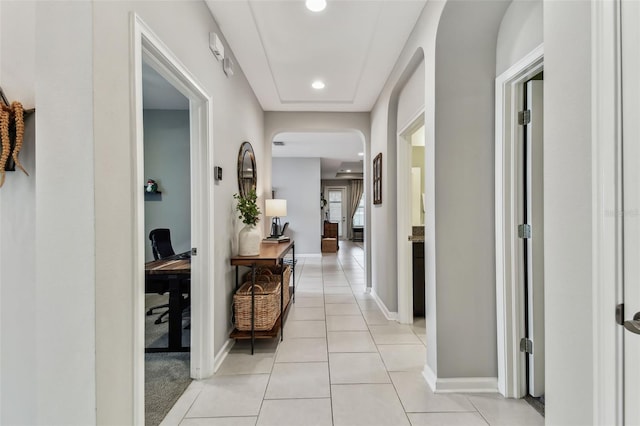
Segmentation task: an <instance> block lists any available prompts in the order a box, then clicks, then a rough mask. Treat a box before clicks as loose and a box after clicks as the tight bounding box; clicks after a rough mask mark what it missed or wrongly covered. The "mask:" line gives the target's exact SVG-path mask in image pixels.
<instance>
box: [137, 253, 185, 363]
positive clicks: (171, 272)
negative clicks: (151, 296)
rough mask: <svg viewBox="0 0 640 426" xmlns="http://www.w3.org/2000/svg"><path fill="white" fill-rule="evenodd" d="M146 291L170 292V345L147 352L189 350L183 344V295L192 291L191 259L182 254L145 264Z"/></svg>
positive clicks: (150, 349) (149, 349) (147, 349)
mask: <svg viewBox="0 0 640 426" xmlns="http://www.w3.org/2000/svg"><path fill="white" fill-rule="evenodd" d="M144 272H145V280H144V281H145V292H146V293H164V292H169V346H167V347H166V348H146V349H145V352H189V351H190V350H191V348H190V347H189V346H182V295H183V294H185V293H189V292H190V287H191V282H190V277H191V259H190V258H182V257H181V255H177V256H172V257H170V258H166V259H160V260H154V261H152V262H147V263H145V265H144Z"/></svg>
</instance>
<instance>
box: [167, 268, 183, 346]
mask: <svg viewBox="0 0 640 426" xmlns="http://www.w3.org/2000/svg"><path fill="white" fill-rule="evenodd" d="M181 302H182V293H181V291H180V278H179V277H178V276H172V277H170V278H169V350H170V351H176V352H177V351H180V349H181V348H182V309H181Z"/></svg>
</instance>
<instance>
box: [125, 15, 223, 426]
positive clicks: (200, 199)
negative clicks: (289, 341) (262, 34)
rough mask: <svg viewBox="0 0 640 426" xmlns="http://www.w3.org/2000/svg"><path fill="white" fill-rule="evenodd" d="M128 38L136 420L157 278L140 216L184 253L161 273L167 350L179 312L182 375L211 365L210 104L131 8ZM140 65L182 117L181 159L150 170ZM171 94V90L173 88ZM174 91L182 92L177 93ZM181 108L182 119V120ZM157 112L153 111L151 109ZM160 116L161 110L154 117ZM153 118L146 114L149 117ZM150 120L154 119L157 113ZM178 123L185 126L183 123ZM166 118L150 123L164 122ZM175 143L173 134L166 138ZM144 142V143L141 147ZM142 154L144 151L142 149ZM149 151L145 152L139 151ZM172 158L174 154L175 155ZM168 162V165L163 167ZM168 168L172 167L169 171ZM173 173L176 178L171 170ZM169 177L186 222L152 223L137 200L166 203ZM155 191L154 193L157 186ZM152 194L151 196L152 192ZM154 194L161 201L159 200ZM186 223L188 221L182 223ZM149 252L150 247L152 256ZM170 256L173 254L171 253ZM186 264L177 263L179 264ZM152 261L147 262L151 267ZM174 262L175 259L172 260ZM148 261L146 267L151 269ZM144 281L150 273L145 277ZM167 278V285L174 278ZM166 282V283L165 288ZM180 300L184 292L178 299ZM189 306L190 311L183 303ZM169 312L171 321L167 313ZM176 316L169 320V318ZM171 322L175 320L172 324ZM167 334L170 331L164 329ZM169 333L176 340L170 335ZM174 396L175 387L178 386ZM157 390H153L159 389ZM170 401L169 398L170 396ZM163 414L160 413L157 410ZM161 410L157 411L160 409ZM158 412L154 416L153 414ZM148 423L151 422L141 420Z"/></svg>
mask: <svg viewBox="0 0 640 426" xmlns="http://www.w3.org/2000/svg"><path fill="white" fill-rule="evenodd" d="M132 24H133V29H134V30H133V31H132V38H133V46H134V49H133V52H134V61H133V65H132V68H131V73H132V81H133V82H134V85H133V94H134V97H133V99H134V105H135V108H134V109H133V115H132V123H133V125H134V129H135V137H134V146H133V147H132V148H133V162H132V165H133V176H134V179H132V187H131V191H132V194H135V203H134V228H133V232H132V245H133V247H134V251H133V265H134V279H133V286H134V289H135V291H134V292H133V298H134V301H133V311H132V316H131V318H133V320H132V321H133V328H134V333H133V336H134V342H133V348H134V349H133V354H132V358H133V361H134V362H133V386H134V391H133V399H134V400H133V407H134V417H135V421H134V423H136V424H138V423H139V424H143V423H145V405H146V404H145V402H152V401H145V376H147V375H148V370H147V372H145V364H146V363H145V350H144V348H145V343H146V342H145V322H146V319H147V316H146V309H145V296H146V293H147V290H148V287H147V277H148V276H151V275H153V278H154V279H156V278H158V276H157V274H151V273H147V271H146V270H147V268H146V267H145V263H146V261H147V260H148V259H149V258H148V257H147V255H148V253H149V251H148V250H150V249H149V247H150V244H151V242H150V240H149V233H148V232H147V231H148V228H147V227H146V226H145V224H146V222H149V223H147V224H148V225H149V226H158V227H163V228H168V229H170V231H171V240H172V242H171V244H172V246H173V248H174V252H175V253H177V254H180V253H186V256H188V255H189V254H190V256H189V257H187V258H184V257H180V259H179V261H180V272H179V274H177V273H176V274H165V275H166V277H165V278H166V280H167V285H168V288H167V291H165V292H169V294H170V302H169V303H171V300H172V295H173V300H174V302H175V301H178V303H174V304H173V306H175V307H177V309H170V311H171V313H170V314H169V315H168V316H169V318H168V322H169V323H170V324H173V327H171V326H170V328H171V329H173V330H176V329H177V333H174V332H171V333H169V336H168V339H169V341H170V342H171V341H174V344H173V345H171V344H170V345H169V346H171V347H170V349H171V354H172V355H173V354H176V353H179V350H175V347H181V346H182V342H181V340H182V339H183V338H182V336H180V334H182V332H183V331H184V327H183V325H184V326H185V327H186V326H187V324H186V323H183V322H182V318H183V315H189V318H190V321H189V323H188V332H187V333H184V334H185V335H186V336H189V337H185V339H186V340H188V342H189V344H190V345H189V349H188V350H189V357H188V363H189V365H188V373H187V379H188V378H189V377H191V378H194V379H202V378H205V377H209V376H211V375H212V374H213V371H214V361H215V360H214V353H213V341H214V330H213V323H214V321H213V317H214V312H213V310H214V298H213V289H212V286H211V285H210V284H209V283H210V282H211V281H212V280H211V279H210V277H211V276H212V275H213V272H214V271H213V267H212V265H210V264H209V262H205V261H204V260H205V259H209V258H210V256H211V253H213V248H212V245H213V242H212V236H213V218H212V214H211V211H212V209H213V204H212V202H211V199H210V194H211V193H212V189H211V186H212V181H213V178H212V175H213V171H212V170H211V168H210V166H209V165H210V164H213V155H212V154H213V153H212V151H211V150H210V149H209V146H210V140H209V139H210V135H211V128H212V111H211V104H212V99H211V96H210V95H209V94H208V93H207V92H206V91H205V90H204V89H203V88H202V87H201V86H200V85H199V83H198V82H197V81H196V80H195V79H194V77H193V76H192V75H191V73H190V72H189V71H188V70H187V69H186V68H185V67H184V66H183V65H182V63H181V62H180V61H179V60H178V59H177V58H176V57H175V55H173V53H172V52H171V51H170V50H169V49H168V48H167V47H166V46H165V45H164V44H163V43H162V41H161V40H160V39H158V37H157V36H156V35H155V34H154V33H153V31H151V29H150V28H149V27H148V26H147V25H146V24H145V23H144V22H143V21H142V19H140V17H139V16H138V15H132ZM143 68H144V70H145V71H149V69H150V70H152V71H154V72H155V73H157V74H158V75H159V76H160V77H161V80H162V79H164V80H165V81H164V82H163V84H165V86H168V87H169V88H171V89H172V90H174V91H177V92H178V94H179V95H180V96H177V98H178V99H181V102H182V103H183V104H182V105H183V108H184V110H182V112H181V113H179V114H175V115H181V116H182V117H181V118H180V120H182V121H181V122H182V123H183V125H181V126H180V127H182V132H183V133H184V134H185V135H186V139H187V140H188V142H187V143H185V142H182V143H183V144H184V145H185V146H183V147H182V149H181V151H180V152H181V154H180V156H181V158H182V160H181V164H182V165H181V166H177V165H176V163H172V164H171V165H170V166H168V167H167V166H166V164H165V166H161V167H159V168H157V169H156V171H152V170H153V169H152V168H150V166H149V165H148V164H147V162H148V161H150V160H151V157H152V156H154V155H157V154H159V153H158V152H156V146H155V145H153V146H152V145H151V142H150V141H147V142H149V145H148V146H147V147H145V133H147V136H149V133H151V134H153V132H150V128H149V127H148V126H147V124H149V121H150V120H149V114H146V115H147V117H145V111H144V109H145V108H144V107H145V104H147V107H148V105H149V103H150V102H152V101H153V99H152V98H151V96H152V95H151V94H150V93H146V94H145V93H144V86H145V84H144V82H143V74H144V72H143ZM174 94H175V93H174ZM181 97H182V98H181ZM184 98H186V106H184ZM164 101H166V96H164V95H161V96H160V99H159V100H158V102H164ZM184 115H186V117H187V119H186V120H184ZM156 118H158V117H156ZM161 118H162V117H161ZM151 121H153V120H151ZM157 121H162V120H159V119H157V120H156V122H157ZM185 123H186V130H185V129H184V124H185ZM166 124H167V123H158V125H159V127H160V126H161V125H165V126H166ZM165 131H168V129H165V130H160V131H158V132H156V136H157V137H166V135H164V134H163V133H164V132H165ZM165 143H166V144H167V145H171V143H170V142H169V141H166V142H165ZM174 143H175V141H174ZM145 148H146V149H145ZM169 148H176V146H170V147H169ZM145 154H147V155H145ZM146 157H149V158H146ZM175 160H177V159H175ZM165 168H169V169H172V170H164V169H165ZM152 172H153V173H154V174H155V173H160V175H159V176H161V177H160V178H158V179H154V177H157V176H149V175H148V173H152ZM171 173H173V175H171ZM178 174H180V175H181V177H180V178H178V177H177V175H178ZM149 179H153V180H155V181H156V182H155V184H156V185H157V187H156V188H155V189H156V191H155V192H154V191H153V182H151V186H152V189H151V192H150V193H149V195H147V196H146V197H150V198H151V199H148V200H145V194H147V191H146V188H147V182H148V180H149ZM173 181H175V182H178V181H180V182H183V183H182V185H183V186H184V182H187V185H188V189H187V190H186V191H185V192H187V194H184V196H185V197H187V198H184V199H182V200H179V201H177V202H176V203H173V202H172V203H171V204H172V206H173V207H174V211H173V213H171V214H172V215H173V217H176V216H180V217H181V219H180V220H181V223H183V224H188V225H182V229H181V227H180V225H177V223H178V222H171V223H169V222H166V223H167V225H164V224H163V225H160V224H152V223H151V218H149V217H147V218H145V214H146V213H147V214H148V213H150V211H149V212H148V211H147V210H149V209H146V208H145V203H165V204H167V207H169V206H168V204H169V203H168V200H169V199H170V198H171V199H173V196H175V195H177V194H176V192H177V191H180V190H181V188H183V186H181V187H174V186H173V183H172V182H173ZM158 192H160V194H158ZM154 197H155V198H156V199H153V198H154ZM160 200H161V201H160ZM185 226H188V227H189V229H188V230H187V229H185ZM152 256H153V255H151V257H152ZM176 261H178V259H176ZM185 263H186V264H187V265H188V266H183V265H184V264H185ZM156 266H157V265H154V268H155V267H156ZM172 266H175V265H172ZM155 270H156V269H154V271H155ZM184 274H188V278H187V280H186V281H188V282H184V281H185V280H176V279H174V278H173V277H174V276H175V275H180V276H183V275H184ZM149 281H151V280H149ZM174 284H175V285H174ZM185 285H186V286H187V287H188V290H186V291H184V286H185ZM172 289H174V290H173V291H172ZM150 293H158V291H157V288H153V289H151V291H150ZM185 295H189V301H190V303H188V305H187V304H186V303H183V302H182V299H184V297H183V296H185ZM184 302H186V299H185V301H184ZM187 308H190V314H189V310H188V309H187ZM172 315H173V318H174V321H172V319H171V317H172ZM176 318H177V321H175V319H176ZM176 325H177V327H176ZM172 336H173V337H172ZM176 340H177V343H176ZM178 392H179V393H178V396H179V395H180V394H181V393H182V391H178ZM164 394H165V392H164V390H163V391H162V393H161V395H162V396H163V397H164V396H165V395H164ZM174 401H175V400H174ZM155 403H156V404H157V405H156V406H157V407H163V405H164V409H168V408H170V407H171V405H172V404H173V401H172V402H170V403H168V406H167V404H163V403H162V401H155ZM165 414H166V413H165ZM160 415H161V416H162V414H160ZM161 418H162V417H161ZM146 423H148V424H151V423H152V422H150V421H149V420H147V422H146Z"/></svg>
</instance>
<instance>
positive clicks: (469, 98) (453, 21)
mask: <svg viewBox="0 0 640 426" xmlns="http://www.w3.org/2000/svg"><path fill="white" fill-rule="evenodd" d="M507 6H508V3H506V2H488V1H487V2H473V1H468V2H466V1H460V2H449V3H447V6H445V10H444V12H443V14H442V18H441V20H440V25H439V29H438V38H437V41H436V43H437V46H436V58H435V61H436V86H435V87H436V90H435V95H436V111H435V118H436V121H435V127H436V139H435V143H436V150H435V155H436V158H435V162H436V175H435V180H436V221H437V225H436V226H437V230H438V232H437V234H436V250H437V253H436V256H437V260H436V261H437V263H438V283H437V292H438V295H437V303H438V307H439V310H438V328H439V333H438V360H439V362H438V374H439V375H441V376H443V377H492V378H493V377H497V353H496V345H497V343H496V310H495V300H496V299H495V266H494V265H495V253H494V251H493V250H490V249H489V250H488V249H487V248H493V247H495V227H494V221H495V219H494V214H495V213H494V174H493V172H494V154H493V145H494V126H495V125H494V120H495V118H494V96H495V95H494V85H495V84H494V81H495V63H496V62H495V61H496V56H495V55H496V52H495V46H496V39H497V34H498V28H499V25H500V21H501V19H502V16H503V15H504V11H505V9H506V7H507ZM470 71H471V72H470ZM461 117H464V118H462V119H461ZM461 124H463V125H461ZM462 265H464V267H461V266H462ZM461 295H464V297H462V296H461ZM442 307H446V308H445V309H442ZM468 317H472V318H473V319H474V320H473V325H471V326H466V327H465V326H464V324H465V322H466V318H468ZM469 346H471V347H473V348H474V351H473V352H469V351H465V347H467V348H468V347H469ZM462 353H466V354H467V355H466V356H463V355H461V354H462ZM454 354H456V355H454Z"/></svg>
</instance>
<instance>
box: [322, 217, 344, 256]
mask: <svg viewBox="0 0 640 426" xmlns="http://www.w3.org/2000/svg"><path fill="white" fill-rule="evenodd" d="M322 238H323V239H325V238H334V239H335V245H336V250H338V249H339V248H340V246H339V244H338V224H337V223H334V222H329V221H328V220H325V221H324V225H323V229H322ZM332 244H333V243H332Z"/></svg>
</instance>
